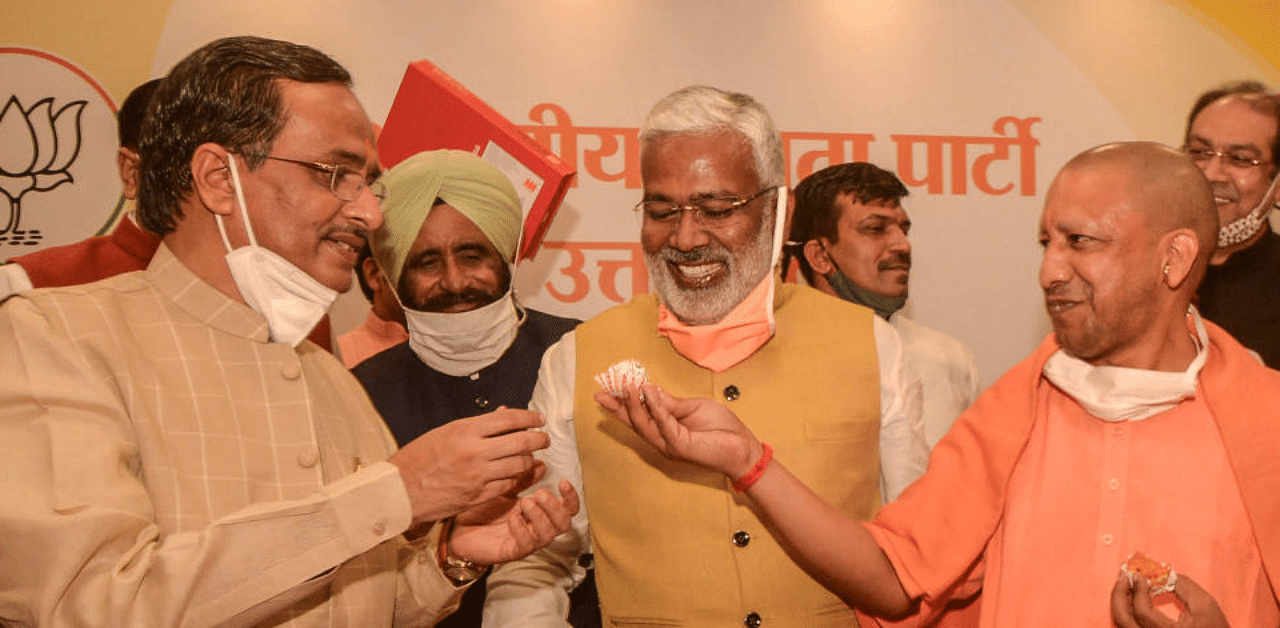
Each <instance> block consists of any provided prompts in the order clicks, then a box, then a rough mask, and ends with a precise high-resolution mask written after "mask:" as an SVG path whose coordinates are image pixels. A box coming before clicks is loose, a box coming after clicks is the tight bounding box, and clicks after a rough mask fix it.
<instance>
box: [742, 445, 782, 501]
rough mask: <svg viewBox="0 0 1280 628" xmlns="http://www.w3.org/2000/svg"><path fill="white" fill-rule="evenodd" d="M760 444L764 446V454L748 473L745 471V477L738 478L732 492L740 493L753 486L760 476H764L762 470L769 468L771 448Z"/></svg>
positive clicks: (771, 455) (771, 458)
mask: <svg viewBox="0 0 1280 628" xmlns="http://www.w3.org/2000/svg"><path fill="white" fill-rule="evenodd" d="M760 444H761V445H764V453H762V454H760V459H759V460H757V461H756V463H755V465H753V466H752V467H751V470H750V471H747V473H746V475H743V476H742V477H740V478H738V479H737V481H735V482H734V483H733V490H734V491H736V492H738V493H741V492H743V491H746V490H747V489H749V488H751V487H752V486H755V483H756V482H757V481H759V480H760V476H762V475H764V470H765V469H766V468H768V467H769V461H770V460H773V448H772V447H770V446H769V443H760Z"/></svg>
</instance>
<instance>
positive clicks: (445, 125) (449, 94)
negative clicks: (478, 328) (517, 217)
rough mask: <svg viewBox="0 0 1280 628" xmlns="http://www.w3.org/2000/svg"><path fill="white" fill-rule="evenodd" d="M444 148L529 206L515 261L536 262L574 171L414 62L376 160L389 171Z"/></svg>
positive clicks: (444, 78)
mask: <svg viewBox="0 0 1280 628" xmlns="http://www.w3.org/2000/svg"><path fill="white" fill-rule="evenodd" d="M441 148H453V149H458V150H465V151H470V152H473V153H475V154H477V155H479V156H480V157H481V158H483V159H484V160H485V161H488V162H489V163H491V164H493V165H495V166H497V167H498V169H499V170H502V171H503V172H505V173H506V174H507V176H508V177H510V178H511V183H512V184H513V185H515V187H516V193H517V194H519V195H520V203H521V205H522V206H523V207H524V232H523V233H522V237H521V238H520V247H519V250H518V252H517V253H516V261H520V260H522V259H528V258H532V257H533V256H534V254H535V253H537V252H538V247H539V246H540V245H541V244H542V238H543V236H545V235H546V233H547V228H548V227H550V226H551V219H552V218H553V217H554V216H555V213H556V210H557V209H559V207H560V202H561V201H563V200H564V194H565V192H567V191H568V189H569V182H570V180H571V179H572V177H573V175H574V173H575V170H574V169H573V168H571V167H569V165H568V164H566V163H564V162H563V161H561V160H560V158H559V157H557V156H556V155H555V154H554V153H552V152H551V151H550V150H548V149H547V148H546V147H544V146H542V145H541V144H538V143H537V142H535V141H534V140H533V138H531V137H529V136H528V135H527V134H526V133H525V132H524V131H522V130H520V128H519V127H517V126H516V125H514V124H512V123H511V121H510V120H508V119H506V118H504V117H502V114H500V113H498V112H497V111H495V110H494V109H493V107H490V106H489V105H486V104H485V103H484V101H482V100H480V99H479V98H477V97H476V95H475V94H472V93H471V92H470V90H468V89H467V88H465V87H463V86H462V85H461V84H460V83H458V82H457V81H455V80H453V78H452V77H450V76H449V75H448V74H445V73H444V72H443V71H441V70H440V68H438V67H436V66H435V65H433V64H432V63H431V62H429V61H418V62H416V63H411V64H409V69H408V70H406V71H405V73H404V80H403V81H402V82H401V83H400V90H399V91H398V92H396V99H395V102H393V103H392V104H391V111H390V112H389V113H388V114H387V122H386V124H384V125H383V127H382V133H381V134H380V135H379V136H378V156H379V159H380V160H381V161H382V165H383V166H385V167H388V168H390V167H391V166H394V165H396V164H398V163H400V162H401V161H402V160H404V159H405V158H407V157H410V156H412V155H415V154H417V153H419V152H422V151H424V150H436V149H441Z"/></svg>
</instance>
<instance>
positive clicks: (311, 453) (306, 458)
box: [298, 449, 320, 469]
mask: <svg viewBox="0 0 1280 628" xmlns="http://www.w3.org/2000/svg"><path fill="white" fill-rule="evenodd" d="M317 462H320V454H319V452H317V451H316V450H314V449H309V450H307V451H304V452H302V453H300V454H298V466H300V467H302V468H304V469H310V468H311V467H314V466H316V463H317Z"/></svg>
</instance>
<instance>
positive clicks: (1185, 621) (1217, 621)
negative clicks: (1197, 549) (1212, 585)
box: [1173, 574, 1227, 628]
mask: <svg viewBox="0 0 1280 628" xmlns="http://www.w3.org/2000/svg"><path fill="white" fill-rule="evenodd" d="M1173 593H1174V595H1177V596H1178V599H1180V600H1182V603H1183V604H1184V605H1185V606H1186V608H1185V609H1184V610H1183V611H1182V617H1179V618H1178V625H1179V626H1188V627H1191V628H1226V627H1227V617H1226V615H1225V614H1224V613H1223V612H1222V607H1220V606H1218V601H1217V600H1215V599H1214V598H1213V594H1211V593H1209V592H1208V591H1206V590H1204V588H1203V587H1201V586H1200V585H1199V584H1196V582H1195V581H1194V580H1192V579H1191V578H1188V577H1187V576H1186V575H1185V574H1182V575H1179V576H1178V582H1177V583H1175V584H1174V587H1173Z"/></svg>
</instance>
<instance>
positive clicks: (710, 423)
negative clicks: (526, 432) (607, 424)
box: [595, 384, 764, 479]
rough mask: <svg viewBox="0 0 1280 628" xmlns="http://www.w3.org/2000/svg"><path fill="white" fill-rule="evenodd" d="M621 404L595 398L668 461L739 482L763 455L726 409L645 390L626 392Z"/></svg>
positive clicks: (602, 396)
mask: <svg viewBox="0 0 1280 628" xmlns="http://www.w3.org/2000/svg"><path fill="white" fill-rule="evenodd" d="M623 393H624V396H623V397H622V398H621V399H619V398H617V397H614V396H612V395H610V394H608V393H603V392H599V393H596V395H595V400H596V403H599V404H600V405H601V406H603V407H604V408H605V409H606V410H608V411H609V412H610V413H612V414H613V416H614V418H616V419H618V420H619V421H622V422H623V423H625V424H627V425H628V426H629V427H630V428H631V429H632V430H634V431H635V433H636V434H638V435H639V436H640V437H641V438H643V439H644V440H645V441H646V442H648V443H649V444H650V445H653V446H654V447H655V448H657V450H658V451H660V452H662V453H663V455H665V456H667V457H668V458H674V459H677V460H684V461H687V462H692V463H694V464H697V465H700V466H703V467H706V468H708V469H711V470H713V471H719V472H720V473H723V474H725V475H727V476H729V477H730V478H732V479H736V478H739V477H742V476H743V475H745V474H746V473H747V471H748V470H750V469H751V467H752V465H754V464H755V462H756V461H757V460H759V459H760V456H761V455H762V453H763V452H764V446H763V445H762V444H761V443H760V441H759V440H758V439H756V437H755V435H754V434H752V433H751V430H749V429H747V426H745V425H743V424H742V421H740V420H738V417H737V416H735V415H734V414H733V412H732V411H730V410H729V409H728V408H726V407H724V406H723V405H721V404H719V403H716V402H714V401H711V400H710V399H704V398H700V397H688V398H678V397H674V396H672V395H671V394H670V393H668V392H667V391H665V390H662V389H661V388H659V387H657V386H655V385H653V384H646V385H645V386H644V387H642V388H641V389H639V390H637V389H636V388H635V387H633V386H627V387H625V388H624V390H623Z"/></svg>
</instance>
